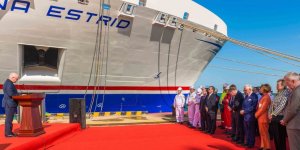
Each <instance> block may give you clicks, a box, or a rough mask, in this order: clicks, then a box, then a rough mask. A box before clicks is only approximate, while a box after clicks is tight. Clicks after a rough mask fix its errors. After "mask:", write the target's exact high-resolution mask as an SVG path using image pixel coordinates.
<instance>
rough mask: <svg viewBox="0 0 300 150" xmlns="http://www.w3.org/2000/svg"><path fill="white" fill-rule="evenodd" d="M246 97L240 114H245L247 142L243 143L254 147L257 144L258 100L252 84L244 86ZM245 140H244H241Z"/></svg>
mask: <svg viewBox="0 0 300 150" xmlns="http://www.w3.org/2000/svg"><path fill="white" fill-rule="evenodd" d="M244 94H245V99H244V102H243V105H242V110H241V111H240V114H241V115H243V116H244V129H245V138H246V142H245V143H241V144H243V145H244V146H247V147H248V148H253V147H254V144H255V116H254V114H255V111H256V105H257V102H258V98H257V95H256V94H255V93H253V91H252V86H251V85H249V84H247V85H245V86H244ZM241 142H243V141H241Z"/></svg>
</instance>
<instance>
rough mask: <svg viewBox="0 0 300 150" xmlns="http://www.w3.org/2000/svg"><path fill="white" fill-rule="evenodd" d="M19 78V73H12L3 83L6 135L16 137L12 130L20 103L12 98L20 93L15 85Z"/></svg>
mask: <svg viewBox="0 0 300 150" xmlns="http://www.w3.org/2000/svg"><path fill="white" fill-rule="evenodd" d="M18 79H19V75H18V74H17V73H10V75H9V77H8V79H7V80H6V81H5V82H4V84H3V93H4V97H3V99H2V107H4V108H5V115H6V118H5V137H14V136H15V135H14V133H13V132H12V128H13V125H12V122H13V118H14V114H15V112H16V110H17V106H18V103H17V102H16V101H14V100H13V99H12V96H16V95H18V91H17V89H16V87H15V85H14V83H16V82H17V81H18Z"/></svg>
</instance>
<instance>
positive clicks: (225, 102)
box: [222, 92, 231, 134]
mask: <svg viewBox="0 0 300 150" xmlns="http://www.w3.org/2000/svg"><path fill="white" fill-rule="evenodd" d="M230 100H231V95H230V94H229V92H227V94H226V96H225V97H224V99H223V101H222V103H223V106H224V112H223V117H224V118H223V119H224V125H225V132H226V133H227V134H229V133H230V131H231V108H230V106H229V102H230Z"/></svg>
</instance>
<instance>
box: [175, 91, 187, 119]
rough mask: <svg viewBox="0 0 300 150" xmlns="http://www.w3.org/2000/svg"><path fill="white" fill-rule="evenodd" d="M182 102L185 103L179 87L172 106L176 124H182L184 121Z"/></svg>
mask: <svg viewBox="0 0 300 150" xmlns="http://www.w3.org/2000/svg"><path fill="white" fill-rule="evenodd" d="M184 102H185V97H184V95H183V94H182V88H181V87H179V88H178V89H177V95H176V96H175V98H174V103H173V106H174V108H175V111H176V122H177V123H183V121H184V120H183V119H184V108H183V107H184Z"/></svg>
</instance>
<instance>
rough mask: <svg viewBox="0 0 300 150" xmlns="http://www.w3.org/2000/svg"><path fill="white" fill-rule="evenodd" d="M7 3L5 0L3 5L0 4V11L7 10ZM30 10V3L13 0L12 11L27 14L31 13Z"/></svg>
mask: <svg viewBox="0 0 300 150" xmlns="http://www.w3.org/2000/svg"><path fill="white" fill-rule="evenodd" d="M1 1H2V0H1ZM7 2H8V0H4V1H3V3H0V10H6V7H7ZM29 8H30V2H28V1H23V0H13V2H12V4H11V8H10V11H15V10H22V11H24V12H25V13H27V12H28V11H29Z"/></svg>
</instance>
